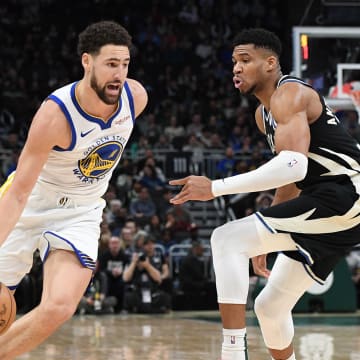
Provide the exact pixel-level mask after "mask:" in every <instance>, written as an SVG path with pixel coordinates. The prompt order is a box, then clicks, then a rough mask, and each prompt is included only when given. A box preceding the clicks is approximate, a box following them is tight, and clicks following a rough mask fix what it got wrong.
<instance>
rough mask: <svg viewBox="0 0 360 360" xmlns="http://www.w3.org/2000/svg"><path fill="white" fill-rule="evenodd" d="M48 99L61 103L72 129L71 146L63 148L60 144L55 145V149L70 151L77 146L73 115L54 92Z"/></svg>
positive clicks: (60, 105)
mask: <svg viewBox="0 0 360 360" xmlns="http://www.w3.org/2000/svg"><path fill="white" fill-rule="evenodd" d="M46 100H52V101H54V102H55V103H56V104H58V105H59V107H60V109H61V111H62V112H63V113H64V115H65V118H66V120H67V122H68V123H69V125H70V129H71V143H70V146H69V147H68V148H67V149H63V148H62V147H60V146H54V150H56V151H70V150H72V149H73V148H74V147H75V142H76V132H75V127H74V122H73V120H72V118H71V115H70V113H69V111H68V109H67V108H66V106H65V104H64V103H63V101H62V100H60V99H59V98H58V97H57V96H55V95H54V94H51V95H49V96H48V97H47V99H46Z"/></svg>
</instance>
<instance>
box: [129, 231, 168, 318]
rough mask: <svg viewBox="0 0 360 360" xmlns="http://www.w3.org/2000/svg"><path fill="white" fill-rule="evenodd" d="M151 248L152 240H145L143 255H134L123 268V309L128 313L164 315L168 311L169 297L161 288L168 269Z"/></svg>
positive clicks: (152, 245)
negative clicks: (124, 288)
mask: <svg viewBox="0 0 360 360" xmlns="http://www.w3.org/2000/svg"><path fill="white" fill-rule="evenodd" d="M154 245H155V244H154V240H153V239H151V238H150V237H149V238H147V239H146V240H145V242H144V245H143V252H138V253H135V252H134V253H133V255H132V258H131V261H130V262H129V263H128V264H127V265H126V267H125V270H124V274H123V279H124V281H125V283H126V284H127V286H126V290H125V296H124V309H125V310H127V311H129V312H140V313H164V312H167V311H169V310H170V308H171V297H170V294H168V293H167V292H165V291H164V290H162V289H161V284H162V283H163V281H164V280H165V279H168V278H169V268H168V265H167V264H166V262H165V259H164V257H163V256H162V255H159V254H156V253H155V247H154Z"/></svg>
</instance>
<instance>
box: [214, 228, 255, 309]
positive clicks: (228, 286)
mask: <svg viewBox="0 0 360 360" xmlns="http://www.w3.org/2000/svg"><path fill="white" fill-rule="evenodd" d="M224 230H226V225H224V226H221V227H219V228H217V229H215V230H214V231H213V233H212V236H211V249H212V257H213V263H214V271H215V279H216V289H217V295H218V302H219V303H221V304H246V299H247V294H248V289H249V257H248V256H246V255H245V254H244V253H243V252H241V251H236V250H235V249H234V248H233V246H232V242H233V240H232V239H231V238H229V236H228V234H227V233H226V231H224ZM236 238H237V241H241V236H237V237H236Z"/></svg>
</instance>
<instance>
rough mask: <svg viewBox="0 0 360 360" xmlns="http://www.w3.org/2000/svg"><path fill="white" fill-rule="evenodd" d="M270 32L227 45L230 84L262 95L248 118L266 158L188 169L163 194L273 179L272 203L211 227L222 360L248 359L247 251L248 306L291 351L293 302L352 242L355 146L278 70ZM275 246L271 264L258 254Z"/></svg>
mask: <svg viewBox="0 0 360 360" xmlns="http://www.w3.org/2000/svg"><path fill="white" fill-rule="evenodd" d="M280 53H281V43H280V41H279V39H278V38H277V36H275V35H274V34H273V33H271V32H268V31H266V30H263V29H250V30H244V31H242V32H241V33H240V34H239V35H238V36H237V38H236V39H235V43H234V49H233V64H234V65H233V73H234V85H235V88H237V89H238V90H239V91H240V92H241V93H242V94H253V95H255V96H256V97H257V99H258V100H259V101H260V105H259V107H258V108H257V110H256V113H255V119H256V123H257V125H258V127H259V129H260V131H262V132H263V133H264V134H266V136H267V139H268V142H269V145H270V147H271V149H272V151H273V153H274V155H275V156H274V157H273V158H272V159H271V160H270V161H269V162H267V163H266V164H264V165H263V166H261V167H259V168H258V169H256V170H254V171H251V172H248V173H245V174H240V175H236V176H233V177H228V178H225V179H219V180H214V181H211V180H210V179H208V178H207V177H203V176H189V177H187V178H184V179H180V180H174V181H171V182H170V184H171V185H181V186H182V189H181V191H180V193H179V194H177V195H176V196H175V197H174V198H173V199H172V200H171V202H172V203H173V204H181V203H184V202H186V201H189V200H202V201H206V200H211V199H213V198H214V197H216V196H221V195H226V194H236V193H241V192H257V191H262V190H269V189H273V188H276V193H275V198H274V201H273V204H272V206H271V207H269V208H267V209H264V210H260V211H258V212H256V213H255V214H253V215H251V216H248V217H246V218H243V219H240V220H235V221H232V222H229V223H227V224H225V225H223V226H220V227H218V228H217V229H215V230H214V232H213V234H212V237H211V246H212V254H213V261H214V270H215V274H216V286H217V293H218V302H219V308H220V313H221V318H222V323H223V336H224V339H223V344H222V357H221V359H222V360H246V359H248V355H247V349H246V347H247V346H246V327H245V326H246V324H245V304H246V299H247V294H248V287H249V273H248V270H249V258H253V265H254V269H255V272H256V273H257V274H260V275H263V276H265V277H268V278H269V279H268V282H267V285H266V286H265V288H264V289H263V290H262V292H261V293H260V294H259V295H258V297H257V299H256V300H255V312H256V315H257V317H258V320H259V323H260V327H261V331H262V334H263V337H264V341H265V344H266V345H267V347H268V349H269V351H270V354H271V356H272V359H276V360H294V359H295V353H294V349H293V346H292V339H293V335H294V326H293V321H292V317H291V310H292V308H293V307H294V306H295V304H296V302H297V301H298V299H299V298H300V297H301V296H302V294H303V293H304V292H305V291H306V290H307V289H308V288H309V287H310V286H311V285H312V284H313V283H314V282H318V283H320V284H322V283H323V282H324V280H325V279H326V277H327V276H328V275H329V273H330V272H331V271H332V269H333V268H334V267H335V265H336V263H337V262H338V261H339V260H340V259H341V258H342V257H343V256H344V255H345V254H346V251H347V250H349V249H351V247H352V246H354V245H356V244H358V243H359V241H360V225H359V224H360V216H359V214H360V198H359V194H360V150H359V148H360V147H359V144H358V143H356V142H355V140H354V139H353V138H352V137H351V136H350V135H349V134H348V133H347V132H346V131H345V130H344V128H343V127H342V125H341V124H340V123H339V120H338V119H337V118H336V116H335V115H334V114H333V113H332V111H331V110H330V109H329V108H328V107H327V105H326V104H325V102H324V99H323V98H322V96H320V94H318V93H317V92H316V91H315V90H314V89H313V88H312V87H311V86H310V85H308V84H306V83H305V82H304V81H302V80H301V79H297V78H294V77H291V76H283V75H282V73H281V69H280V64H279V57H280ZM276 251H282V252H283V253H282V254H281V255H279V256H278V257H277V260H276V262H275V265H274V267H273V268H272V271H271V273H270V272H269V270H268V269H267V268H266V255H263V254H267V253H269V252H276Z"/></svg>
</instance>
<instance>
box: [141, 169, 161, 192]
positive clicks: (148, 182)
mask: <svg viewBox="0 0 360 360" xmlns="http://www.w3.org/2000/svg"><path fill="white" fill-rule="evenodd" d="M141 174H142V175H141V176H140V177H139V182H140V184H141V185H142V186H143V187H146V188H147V189H148V190H149V193H150V194H151V196H152V197H153V198H154V199H156V198H159V197H160V196H161V193H162V191H163V190H164V188H165V187H166V183H165V181H164V180H162V179H161V178H160V177H159V175H158V173H157V171H156V168H155V167H154V166H152V165H145V166H144V169H143V171H142V172H141Z"/></svg>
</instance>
